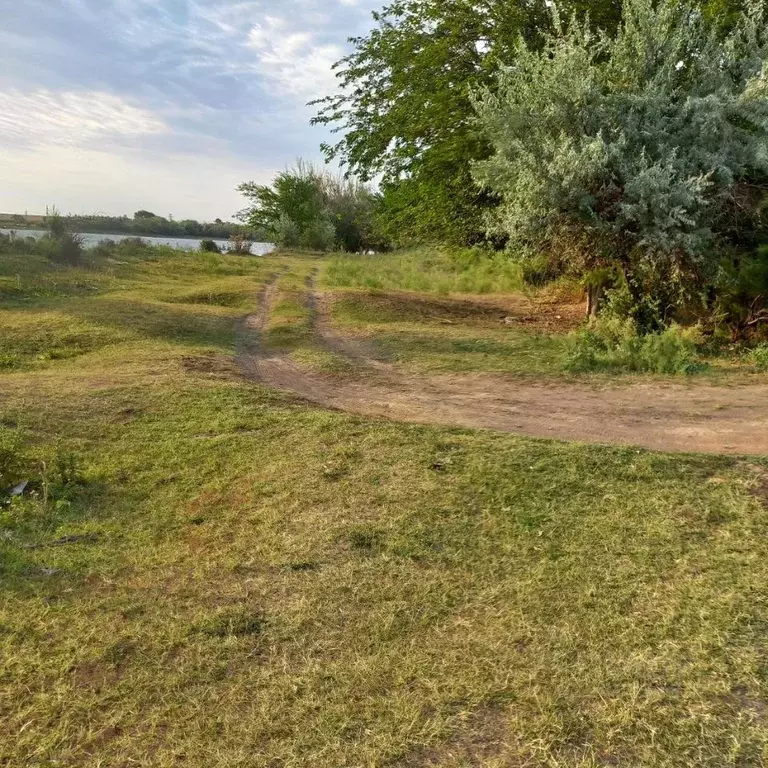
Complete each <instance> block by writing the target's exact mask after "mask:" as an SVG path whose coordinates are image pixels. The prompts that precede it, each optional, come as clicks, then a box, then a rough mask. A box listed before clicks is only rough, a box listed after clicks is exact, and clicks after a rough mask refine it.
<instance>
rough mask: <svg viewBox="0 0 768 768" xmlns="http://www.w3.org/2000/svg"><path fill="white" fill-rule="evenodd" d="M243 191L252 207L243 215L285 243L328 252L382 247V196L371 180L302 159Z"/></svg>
mask: <svg viewBox="0 0 768 768" xmlns="http://www.w3.org/2000/svg"><path fill="white" fill-rule="evenodd" d="M238 190H239V191H240V192H241V193H242V194H243V195H244V196H245V197H246V198H247V199H248V201H249V203H250V207H249V208H247V209H246V210H244V211H242V212H241V213H240V214H239V218H240V219H241V220H242V221H245V222H247V223H248V224H249V225H250V226H251V227H255V228H257V229H259V230H263V231H265V232H266V233H268V236H269V237H270V238H271V239H273V240H274V242H275V243H277V245H279V246H282V247H293V246H297V245H298V246H301V247H303V248H311V249H313V250H322V251H328V250H332V249H334V248H338V249H342V250H347V251H359V250H367V249H369V248H377V249H381V248H382V245H383V243H382V238H381V237H380V236H379V235H378V234H377V232H376V225H375V221H376V211H377V207H378V205H379V201H380V198H379V196H378V195H377V194H375V193H374V192H372V191H371V190H370V189H369V188H368V187H367V186H366V185H365V184H362V183H360V182H358V181H355V180H353V179H348V178H344V177H340V176H334V175H333V174H330V173H328V172H327V171H322V170H317V169H316V168H314V167H313V166H312V165H309V164H307V163H304V162H303V161H301V160H300V161H299V162H298V164H297V166H296V167H295V168H289V169H286V170H285V171H283V172H282V173H279V174H278V175H277V176H276V177H275V179H274V181H273V182H272V184H271V185H270V186H265V185H261V184H255V183H253V182H248V183H246V184H241V185H240V186H239V187H238Z"/></svg>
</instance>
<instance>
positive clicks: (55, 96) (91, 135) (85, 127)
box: [0, 90, 168, 146]
mask: <svg viewBox="0 0 768 768" xmlns="http://www.w3.org/2000/svg"><path fill="white" fill-rule="evenodd" d="M167 131H168V126H167V125H166V124H165V123H164V122H163V121H162V120H160V119H159V118H158V117H156V116H155V115H154V114H152V113H151V112H149V111H147V110H145V109H141V108H140V107H136V106H133V105H132V104H130V103H128V102H127V101H125V100H124V99H121V98H120V97H119V96H115V95H113V94H109V93H102V92H76V91H67V92H61V93H53V92H52V91H48V90H37V91H33V92H31V93H25V92H22V91H18V90H8V91H4V92H0V142H2V143H4V144H17V145H19V144H20V145H48V144H57V145H65V146H88V145H91V144H93V143H94V142H100V141H104V140H108V139H121V138H122V139H125V138H130V137H137V136H146V135H150V134H159V133H166V132H167Z"/></svg>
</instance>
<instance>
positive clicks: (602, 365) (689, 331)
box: [566, 316, 701, 374]
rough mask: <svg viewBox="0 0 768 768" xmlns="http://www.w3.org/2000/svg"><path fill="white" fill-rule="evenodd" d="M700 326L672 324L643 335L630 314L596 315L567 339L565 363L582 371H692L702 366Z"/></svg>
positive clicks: (672, 372)
mask: <svg viewBox="0 0 768 768" xmlns="http://www.w3.org/2000/svg"><path fill="white" fill-rule="evenodd" d="M700 342H701V331H700V330H699V328H698V327H696V326H694V327H690V328H683V327H681V326H679V325H676V324H672V325H670V326H669V327H667V328H665V329H664V330H662V331H659V332H657V333H647V334H644V335H641V334H639V333H638V331H637V326H636V325H635V323H634V321H633V320H632V319H631V318H625V319H621V318H618V317H615V316H606V317H601V318H597V319H593V320H591V321H590V322H589V324H588V325H587V326H586V327H585V328H582V329H581V330H579V331H575V332H574V333H573V334H571V336H570V337H569V339H568V360H567V364H566V367H567V368H568V369H569V370H571V371H574V372H582V371H599V370H611V371H631V372H635V371H637V372H639V371H646V372H650V373H669V374H674V373H691V372H692V371H694V370H695V369H696V368H697V367H699V357H698V351H697V346H698V344H699V343H700Z"/></svg>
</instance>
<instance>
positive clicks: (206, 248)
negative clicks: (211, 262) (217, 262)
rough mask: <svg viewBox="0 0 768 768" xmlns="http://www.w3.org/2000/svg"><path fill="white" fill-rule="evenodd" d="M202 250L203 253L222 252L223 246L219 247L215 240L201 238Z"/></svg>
mask: <svg viewBox="0 0 768 768" xmlns="http://www.w3.org/2000/svg"><path fill="white" fill-rule="evenodd" d="M200 250H201V251H202V252H203V253H221V248H219V246H218V245H217V244H216V241H215V240H207V239H206V240H201V241H200Z"/></svg>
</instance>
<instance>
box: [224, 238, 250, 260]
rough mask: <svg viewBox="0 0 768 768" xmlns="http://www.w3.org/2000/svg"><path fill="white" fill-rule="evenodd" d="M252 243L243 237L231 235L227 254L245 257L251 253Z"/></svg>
mask: <svg viewBox="0 0 768 768" xmlns="http://www.w3.org/2000/svg"><path fill="white" fill-rule="evenodd" d="M252 246H253V243H252V242H251V241H250V240H246V238H245V236H244V235H237V234H236V235H232V236H231V237H230V238H229V252H230V253H236V254H238V255H241V256H242V255H247V254H250V253H251V247H252Z"/></svg>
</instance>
